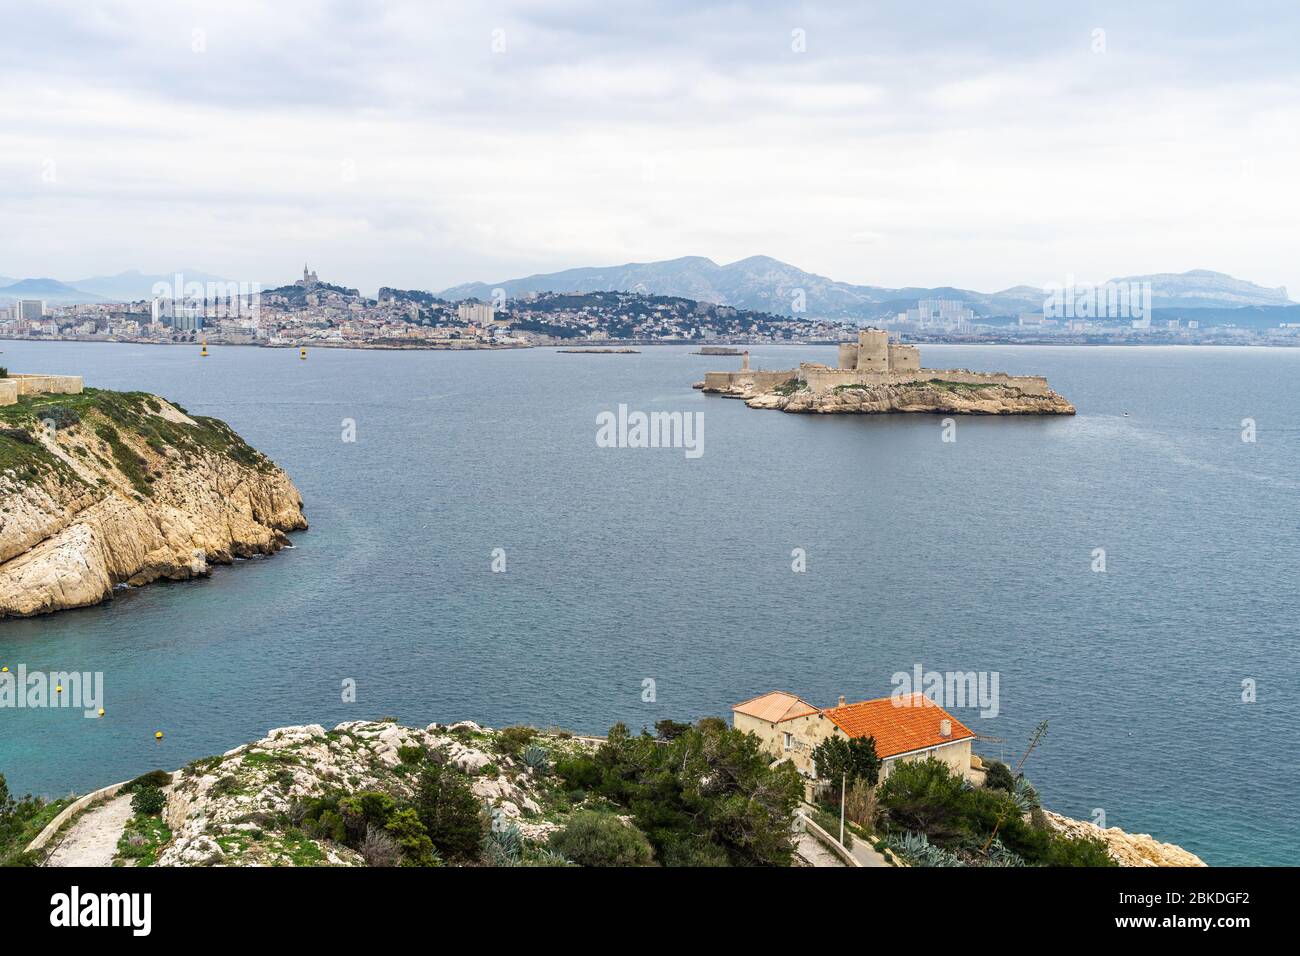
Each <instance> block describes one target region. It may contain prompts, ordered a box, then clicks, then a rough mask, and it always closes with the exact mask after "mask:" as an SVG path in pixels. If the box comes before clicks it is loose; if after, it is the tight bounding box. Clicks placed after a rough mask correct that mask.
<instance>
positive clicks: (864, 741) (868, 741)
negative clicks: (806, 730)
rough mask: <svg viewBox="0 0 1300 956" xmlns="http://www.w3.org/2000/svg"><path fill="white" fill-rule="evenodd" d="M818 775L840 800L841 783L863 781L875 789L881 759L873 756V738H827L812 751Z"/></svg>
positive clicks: (874, 750) (874, 746) (874, 753)
mask: <svg viewBox="0 0 1300 956" xmlns="http://www.w3.org/2000/svg"><path fill="white" fill-rule="evenodd" d="M813 762H814V763H815V764H816V765H817V776H818V777H819V778H820V779H822V780H825V781H826V782H827V783H829V784H830V785H831V789H832V791H833V792H834V795H835V799H836V800H837V801H838V800H839V798H840V782H841V781H842V780H845V779H847V780H848V782H849V783H850V784H851V783H853V782H854V781H855V780H865V781H866V782H867V784H868V786H872V787H874V786H875V785H876V781H877V780H879V779H880V758H879V757H878V756H876V740H875V738H874V737H854V738H853V739H852V740H846V739H845V738H843V737H840V736H834V737H827V738H826V739H825V740H823V741H822V742H821V743H820V744H818V745H817V749H816V750H814V751H813Z"/></svg>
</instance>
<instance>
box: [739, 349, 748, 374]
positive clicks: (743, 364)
mask: <svg viewBox="0 0 1300 956" xmlns="http://www.w3.org/2000/svg"><path fill="white" fill-rule="evenodd" d="M740 370H741V371H742V372H748V371H749V349H745V357H744V358H743V359H741V360H740Z"/></svg>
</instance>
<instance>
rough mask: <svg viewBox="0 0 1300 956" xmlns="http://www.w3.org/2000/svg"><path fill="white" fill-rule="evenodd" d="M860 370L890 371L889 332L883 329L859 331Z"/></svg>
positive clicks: (858, 367)
mask: <svg viewBox="0 0 1300 956" xmlns="http://www.w3.org/2000/svg"><path fill="white" fill-rule="evenodd" d="M857 369H858V371H859V372H888V371H889V333H888V332H885V331H883V330H882V329H862V330H861V331H860V332H858V364H857Z"/></svg>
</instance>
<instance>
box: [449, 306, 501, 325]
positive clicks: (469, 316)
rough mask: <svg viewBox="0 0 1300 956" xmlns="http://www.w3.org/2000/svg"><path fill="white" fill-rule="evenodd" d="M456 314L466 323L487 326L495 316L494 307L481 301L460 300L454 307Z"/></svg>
mask: <svg viewBox="0 0 1300 956" xmlns="http://www.w3.org/2000/svg"><path fill="white" fill-rule="evenodd" d="M456 314H457V316H458V317H459V318H460V320H461V321H462V322H464V323H466V324H467V325H478V326H489V325H491V324H492V320H493V318H494V317H495V316H496V309H494V308H493V307H492V306H490V305H484V304H482V303H481V302H462V303H460V305H458V306H457V307H456Z"/></svg>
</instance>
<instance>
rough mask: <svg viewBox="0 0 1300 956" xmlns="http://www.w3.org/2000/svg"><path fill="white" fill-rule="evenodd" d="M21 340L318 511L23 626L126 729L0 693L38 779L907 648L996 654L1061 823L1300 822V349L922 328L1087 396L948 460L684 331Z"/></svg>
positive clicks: (20, 654) (708, 705)
mask: <svg viewBox="0 0 1300 956" xmlns="http://www.w3.org/2000/svg"><path fill="white" fill-rule="evenodd" d="M0 348H3V350H4V354H3V356H0V364H4V365H7V366H8V367H10V368H11V369H15V370H27V369H32V370H36V369H40V370H47V371H52V372H68V373H78V372H80V373H83V374H84V375H85V376H86V379H87V382H88V383H89V384H92V385H97V386H103V387H108V388H121V389H125V388H132V389H145V390H150V391H155V392H158V393H159V394H162V395H165V396H167V397H170V398H173V399H175V400H176V401H178V402H180V403H181V404H183V405H184V406H186V407H187V408H188V409H189V410H191V411H192V412H194V413H196V414H204V415H214V416H217V417H220V418H223V419H225V420H226V421H228V422H230V424H231V425H232V426H233V427H234V428H235V429H236V430H237V431H239V432H240V434H242V435H243V436H244V437H245V438H247V439H248V440H249V441H250V442H251V443H252V444H254V445H255V446H256V447H258V448H260V449H262V450H263V451H265V452H266V453H267V454H269V455H271V456H272V457H273V458H274V459H275V460H276V461H277V462H279V463H280V464H281V465H282V466H283V467H285V468H286V469H287V470H288V472H289V473H290V474H291V475H292V477H293V478H294V480H295V482H296V483H297V485H298V487H299V488H300V489H301V491H302V493H303V497H304V499H305V501H306V511H307V515H308V518H309V520H310V521H311V525H312V527H311V530H310V531H308V532H305V533H301V534H298V535H296V536H295V544H296V547H295V548H294V549H293V550H290V551H286V552H282V553H281V554H279V555H276V556H275V557H272V558H269V559H259V560H254V561H247V562H240V563H238V564H236V565H234V566H231V567H227V568H220V569H218V570H217V571H216V573H214V574H213V576H212V577H211V578H210V579H207V580H204V581H198V582H188V583H177V584H157V585H151V586H149V587H147V588H142V589H139V590H133V591H129V592H120V594H119V597H118V598H117V599H116V600H115V601H113V602H112V603H110V604H107V605H105V606H102V607H98V608H92V609H87V610H81V611H74V612H67V613H64V614H59V615H55V616H53V617H48V618H43V619H37V620H28V621H6V622H0V658H3V663H6V664H8V665H10V666H11V667H12V666H14V665H15V664H17V663H23V664H26V665H27V667H28V668H29V669H40V670H62V669H77V670H91V671H103V672H104V681H105V697H106V703H105V706H106V709H107V716H106V717H105V718H104V719H103V720H86V719H84V718H83V717H82V716H81V714H80V712H79V711H73V710H43V711H31V710H23V711H19V710H0V772H3V773H5V774H6V775H7V776H8V778H9V781H10V784H11V786H12V787H13V788H14V789H17V790H19V791H22V790H32V791H36V792H41V793H45V794H62V793H65V792H67V791H69V790H85V789H89V788H92V787H94V786H97V785H100V784H104V783H108V782H112V781H116V780H120V779H123V778H125V777H129V776H132V775H134V774H137V773H140V772H142V771H145V770H148V769H151V768H153V767H158V766H162V767H168V768H174V767H177V766H180V765H182V764H184V763H186V762H188V761H189V760H192V759H194V758H196V757H200V756H204V755H207V754H210V753H216V752H220V751H224V750H227V749H229V748H230V747H233V746H235V745H236V744H238V743H240V742H242V741H244V740H247V739H250V738H253V737H257V736H260V735H262V734H264V733H265V732H266V730H267V729H269V728H271V727H275V726H281V725H284V724H291V723H302V722H312V721H314V722H319V723H323V724H326V725H331V724H333V723H335V722H338V721H341V720H347V719H353V718H360V717H378V716H382V715H393V716H396V717H398V718H400V719H401V720H403V721H404V722H410V723H415V724H424V723H427V722H429V721H433V720H440V721H447V720H455V719H462V718H472V719H474V720H478V721H480V722H484V723H487V724H491V725H497V726H500V725H504V724H509V723H513V722H517V721H526V722H530V723H534V724H539V725H560V726H564V727H568V728H570V729H574V730H582V731H602V730H604V729H605V728H607V727H608V726H609V724H610V723H612V722H613V721H615V720H623V721H626V722H627V723H629V724H630V725H631V726H633V727H634V728H639V727H641V726H642V725H647V724H652V723H653V722H654V721H655V720H658V719H661V718H663V717H674V718H678V719H685V718H693V717H697V716H700V715H704V714H724V715H725V714H726V713H727V712H728V709H729V707H730V705H731V704H733V703H735V702H737V701H740V700H743V699H745V698H747V697H750V696H753V695H755V694H758V693H761V692H764V691H767V690H771V689H773V688H783V689H788V690H791V691H795V692H797V693H800V694H802V695H804V696H806V697H808V698H810V699H811V700H813V701H815V702H819V703H822V704H831V703H833V702H834V700H835V698H836V697H837V696H838V695H839V694H845V695H847V696H848V697H849V698H850V699H854V698H863V697H874V696H882V695H885V694H888V693H889V691H890V689H891V684H890V677H891V675H892V674H894V673H895V672H897V671H911V670H912V668H913V666H914V665H916V664H918V663H919V664H921V665H922V666H923V667H925V668H926V669H927V670H940V671H947V670H954V671H956V670H961V671H967V670H973V671H990V672H994V671H995V672H997V673H998V674H999V678H1000V684H999V689H1000V700H999V705H1000V713H999V715H998V716H997V717H996V718H991V719H986V718H981V717H980V716H979V715H978V711H977V710H975V709H972V708H967V709H964V710H958V711H956V713H957V715H958V716H959V717H960V718H961V719H962V720H963V721H965V722H966V723H967V724H969V725H970V726H971V727H972V728H973V729H974V730H975V731H976V732H978V733H980V734H983V735H986V736H991V737H998V738H1003V739H1004V740H1005V741H1006V742H1005V743H997V742H986V743H984V744H983V745H982V746H981V747H980V748H978V749H980V750H982V751H983V752H984V753H985V754H987V755H990V756H994V757H997V756H999V754H1000V753H1004V754H1005V756H1006V757H1008V758H1010V757H1013V756H1016V755H1018V754H1019V751H1020V750H1021V748H1022V747H1023V744H1024V741H1025V739H1026V737H1027V736H1028V734H1029V732H1030V731H1031V729H1032V728H1033V726H1034V725H1035V724H1036V723H1037V722H1038V721H1040V720H1042V719H1045V718H1046V719H1049V720H1050V730H1049V733H1048V737H1047V740H1046V742H1045V743H1044V745H1043V746H1042V748H1041V750H1039V751H1038V752H1036V753H1035V754H1034V755H1033V756H1032V757H1031V758H1030V761H1029V763H1028V765H1027V767H1026V769H1027V771H1028V773H1029V776H1030V777H1031V779H1033V780H1034V781H1035V783H1036V784H1037V785H1038V786H1039V788H1040V789H1041V790H1042V791H1043V794H1044V798H1045V802H1046V803H1047V805H1049V806H1050V807H1052V808H1054V809H1057V810H1060V811H1061V812H1064V813H1068V814H1071V815H1075V816H1080V817H1082V818H1085V819H1086V818H1089V817H1091V815H1092V813H1093V810H1094V808H1100V809H1102V810H1104V811H1105V814H1106V823H1107V824H1109V825H1118V826H1121V827H1124V828H1125V829H1128V830H1132V831H1141V832H1149V833H1153V834H1155V835H1156V836H1157V837H1158V838H1161V839H1164V840H1169V841H1172V842H1175V843H1179V844H1181V845H1183V846H1186V847H1187V848H1189V849H1191V850H1193V851H1194V852H1196V853H1199V854H1200V855H1202V856H1203V857H1204V858H1205V859H1206V860H1207V861H1209V862H1210V863H1212V864H1244V863H1287V862H1290V850H1291V847H1293V846H1294V845H1295V843H1296V842H1297V840H1298V839H1300V823H1297V820H1296V818H1295V816H1294V814H1293V813H1292V812H1291V811H1292V807H1293V804H1294V797H1293V795H1294V794H1295V793H1296V792H1297V790H1300V770H1298V769H1297V762H1296V760H1295V745H1294V743H1293V742H1292V741H1291V735H1290V732H1289V730H1290V720H1289V717H1290V709H1289V708H1287V707H1286V706H1285V705H1286V703H1287V702H1288V700H1289V699H1290V698H1291V697H1293V695H1294V694H1295V691H1296V689H1297V686H1300V664H1297V657H1296V653H1295V642H1296V632H1297V614H1296V611H1295V597H1294V594H1295V581H1296V576H1297V570H1298V568H1297V565H1298V563H1300V562H1298V560H1297V555H1296V551H1295V548H1294V547H1293V546H1292V539H1293V535H1294V528H1295V521H1296V517H1295V516H1296V507H1295V504H1296V492H1297V490H1298V488H1300V469H1298V468H1297V465H1300V407H1298V406H1297V404H1296V403H1295V401H1294V396H1293V392H1294V383H1295V382H1296V380H1297V373H1300V351H1284V350H1245V349H1242V350H1230V349H1208V348H1206V349H1177V348H1169V349H1160V348H1153V349H1122V348H1114V349H1108V348H1036V349H1035V348H1017V347H971V348H965V347H933V346H926V347H923V349H922V351H923V353H924V354H923V358H924V360H925V362H926V364H928V365H933V366H941V367H953V366H960V367H969V368H977V369H990V370H992V369H1002V370H1006V371H1010V372H1015V373H1028V372H1040V373H1044V374H1046V375H1048V376H1049V378H1050V380H1051V382H1052V384H1053V386H1054V387H1055V388H1057V389H1058V390H1059V391H1061V392H1062V393H1064V394H1065V395H1067V396H1068V397H1069V398H1070V399H1071V400H1073V401H1074V402H1075V403H1076V404H1077V405H1078V407H1079V409H1080V414H1079V415H1078V416H1077V417H1075V418H1054V419H1030V418H1024V419H1005V420H992V419H962V420H960V421H959V423H958V428H957V436H958V440H957V441H956V442H955V443H944V442H941V441H940V431H941V426H940V421H939V419H938V418H934V417H928V416H890V417H828V418H818V417H804V416H793V415H782V414H779V413H776V412H760V411H755V410H751V409H747V408H745V407H744V405H743V404H741V403H739V402H735V401H728V400H725V399H720V398H717V397H714V396H705V395H702V394H700V393H699V392H696V391H693V390H691V388H690V383H691V382H692V381H695V380H698V379H700V378H701V377H702V373H703V371H704V370H705V369H708V368H727V367H735V366H736V365H737V363H738V360H737V359H719V358H707V357H700V356H693V355H690V354H689V350H688V349H686V348H651V349H646V350H645V351H644V352H643V353H642V354H640V355H605V356H597V355H562V354H557V353H555V352H553V351H550V350H545V351H543V350H528V351H515V352H479V353H473V352H471V353H445V352H444V353H438V352H360V351H327V350H315V351H313V352H312V353H311V355H310V358H309V360H308V361H306V362H301V361H299V359H298V355H297V352H296V351H291V350H269V349H251V348H214V349H212V350H211V351H212V356H211V357H210V358H209V359H207V360H200V359H199V358H198V357H197V353H196V350H194V349H188V348H187V349H182V348H174V347H149V346H131V345H100V344H72V343H48V344H37V343H24V342H0ZM752 351H753V359H754V362H755V364H756V365H760V366H764V367H789V366H793V365H794V364H795V363H796V362H797V361H799V360H813V361H824V362H831V363H833V362H834V360H835V356H834V351H833V349H829V348H825V349H809V348H802V349H801V348H796V347H784V348H783V347H771V348H756V349H753V350H752ZM620 402H623V403H627V404H628V405H629V406H630V407H631V408H632V409H633V410H636V409H640V410H644V411H654V410H665V411H703V412H704V421H705V429H704V455H703V457H701V458H699V459H696V460H690V459H687V458H686V456H685V454H684V453H683V452H682V451H681V450H672V449H657V450H651V449H646V450H642V449H603V448H598V447H596V443H595V432H596V415H597V414H598V413H599V412H601V411H605V410H613V409H616V408H617V405H618V404H619V403H620ZM1246 417H1251V418H1254V419H1255V420H1256V421H1257V423H1258V441H1257V442H1255V443H1254V444H1247V443H1243V442H1242V441H1241V440H1240V431H1241V425H1240V422H1241V420H1242V419H1243V418H1246ZM345 418H351V419H355V421H356V429H357V441H356V443H355V444H347V443H344V442H342V441H341V440H340V435H341V431H342V428H343V425H342V421H343V419H345ZM1098 547H1101V548H1105V549H1106V552H1107V572H1106V573H1104V574H1098V573H1093V572H1092V571H1091V565H1092V562H1093V555H1092V552H1093V549H1094V548H1098ZM496 548H502V549H504V550H505V554H506V568H507V570H506V572H505V573H503V574H494V573H492V571H491V562H492V552H493V549H496ZM793 548H804V549H805V550H806V553H807V568H808V570H807V572H806V573H804V574H795V573H792V572H791V550H792V549H793ZM647 678H648V679H652V680H654V681H655V692H656V693H655V697H656V699H655V700H654V701H653V702H645V701H643V699H642V697H643V681H645V680H646V679H647ZM345 679H353V680H355V681H356V682H357V702H356V703H355V704H345V703H343V702H342V700H341V694H340V687H341V682H342V681H343V680H345ZM1245 679H1253V680H1254V681H1256V683H1257V687H1258V700H1257V702H1255V703H1250V704H1247V703H1243V702H1242V700H1241V694H1242V681H1243V680H1245ZM156 729H162V730H164V731H165V732H166V738H165V740H164V741H163V742H162V743H161V744H159V743H155V741H154V740H153V732H154V731H155V730H156Z"/></svg>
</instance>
